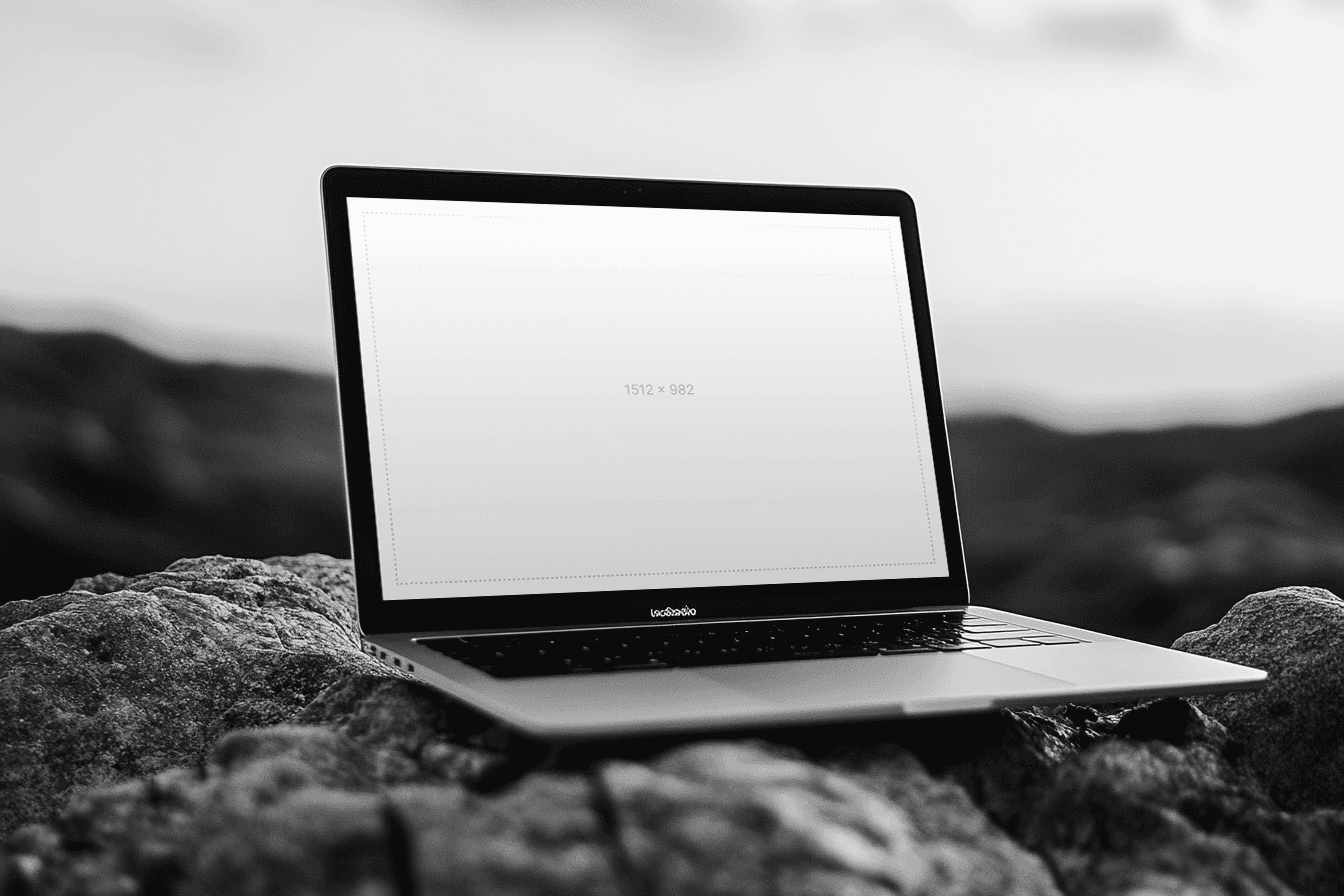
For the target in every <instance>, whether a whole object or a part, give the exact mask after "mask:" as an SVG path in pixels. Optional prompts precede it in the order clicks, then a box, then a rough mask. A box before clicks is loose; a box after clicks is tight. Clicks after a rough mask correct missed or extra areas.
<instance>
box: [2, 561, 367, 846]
mask: <svg viewBox="0 0 1344 896" xmlns="http://www.w3.org/2000/svg"><path fill="white" fill-rule="evenodd" d="M286 567H288V568H286ZM291 570H294V571H291ZM348 577H349V562H348V561H338V560H333V559H332V558H330V557H324V556H321V555H314V556H310V557H307V558H291V559H278V560H277V561H276V562H275V563H273V564H268V563H265V562H262V561H259V560H236V559H230V558H225V557H203V558H200V559H195V560H180V561H178V562H177V563H174V564H173V565H172V566H170V567H168V569H166V570H164V571H163V572H157V573H151V574H149V575H143V576H135V577H131V578H126V577H121V576H115V575H103V576H99V577H97V578H95V579H87V580H81V581H80V582H77V583H75V587H74V588H73V589H72V590H70V591H67V592H65V593H64V594H57V595H51V596H48V597H43V598H39V599H37V600H31V601H13V602H11V603H8V604H5V605H3V606H0V793H3V798H0V834H3V833H7V832H9V831H12V830H13V829H14V828H16V827H18V826H19V825H21V824H23V823H25V822H29V821H36V820H41V819H46V818H49V817H50V816H51V814H52V813H53V812H55V811H56V810H58V809H60V808H61V806H63V805H64V804H65V802H66V801H67V800H68V799H69V797H70V796H71V795H72V794H73V793H74V792H75V791H76V790H78V789H81V788H87V787H91V786H95V785H102V784H109V783H112V782H116V781H122V780H127V779H131V778H143V777H147V776H152V775H154V774H155V773H157V772H160V771H163V770H165V769H169V768H172V767H174V766H194V765H196V764H198V763H199V762H200V761H201V760H202V759H203V758H204V757H205V755H206V754H207V752H208V751H209V750H210V747H211V745H212V744H214V742H215V741H216V740H218V739H219V737H220V736H221V735H223V734H225V733H226V732H228V731H232V730H234V729H238V728H249V727H256V726H263V725H272V724H275V723H277V722H281V721H284V720H286V719H288V718H289V717H290V716H292V715H294V714H295V713H296V712H298V711H299V710H300V709H302V708H303V707H305V706H307V705H308V704H309V703H310V702H312V700H313V699H314V698H315V697H316V696H317V695H318V694H319V692H321V691H322V690H323V689H324V688H325V687H327V686H328V685H330V684H331V683H333V682H334V681H337V680H339V679H341V678H343V677H345V676H347V675H350V674H352V673H359V672H367V673H380V674H381V673H382V672H383V671H384V670H383V668H382V667H381V666H379V665H378V664H377V663H376V662H375V661H374V660H372V659H371V658H370V657H367V656H365V655H364V654H363V653H362V652H361V651H360V649H359V636H358V632H357V631H356V628H355V615H354V612H355V611H354V605H353V591H352V589H350V588H349V587H346V586H345V585H343V583H344V582H346V581H347V580H348ZM323 586H325V587H323Z"/></svg>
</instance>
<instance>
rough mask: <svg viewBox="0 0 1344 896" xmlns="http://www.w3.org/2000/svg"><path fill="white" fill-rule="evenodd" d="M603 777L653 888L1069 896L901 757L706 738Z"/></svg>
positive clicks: (951, 790) (608, 770) (610, 768)
mask: <svg viewBox="0 0 1344 896" xmlns="http://www.w3.org/2000/svg"><path fill="white" fill-rule="evenodd" d="M842 768H843V767H842ZM846 772H847V773H846ZM599 780H600V781H601V782H602V785H603V787H604V790H605V792H606V795H607V799H609V801H610V803H611V806H612V811H613V814H614V817H615V821H616V829H617V831H618V832H619V836H620V842H621V845H622V848H623V849H624V851H625V853H626V855H627V856H628V859H629V862H630V864H631V865H632V866H633V867H634V868H636V869H638V873H639V875H640V877H641V879H642V880H643V881H644V883H645V884H646V886H647V891H649V892H656V893H659V894H680V893H687V894H691V893H696V894H710V893H723V894H738V896H745V894H755V893H760V894H765V893H815V892H841V893H855V894H858V893H888V892H896V893H903V894H904V893H908V894H933V893H947V894H980V893H983V894H991V893H992V894H1041V896H1045V894H1054V893H1057V892H1058V891H1057V890H1056V889H1055V887H1054V884H1053V883H1052V881H1051V879H1050V875H1049V873H1048V872H1047V871H1046V869H1045V867H1044V865H1042V863H1041V862H1040V860H1039V859H1037V858H1036V857H1035V856H1032V855H1030V854H1029V853H1027V852H1025V851H1024V850H1022V849H1021V848H1020V847H1018V846H1016V845H1015V844H1013V843H1012V842H1011V841H1010V840H1008V838H1007V837H1006V836H1004V835H1003V833H1002V832H1001V831H998V830H997V829H994V827H993V825H992V824H990V823H989V821H988V820H987V819H986V818H985V817H984V815H983V814H982V813H981V812H980V811H979V810H978V809H976V807H975V806H974V805H973V804H972V803H971V801H970V800H969V798H967V797H966V795H965V793H964V792H963V791H961V789H960V788H959V787H956V786H955V785H949V784H942V783H938V782H934V781H933V780H932V779H931V778H929V776H928V773H927V772H925V771H924V768H923V767H922V766H921V765H920V764H919V762H918V760H916V759H914V757H913V756H911V755H910V754H909V753H905V752H903V751H901V752H895V753H891V752H888V753H886V754H885V755H883V756H882V757H881V758H880V760H879V759H874V760H873V761H871V762H868V763H853V764H851V765H849V766H848V767H847V768H845V770H844V771H834V770H828V769H825V768H821V767H818V766H816V765H813V764H810V763H808V762H806V761H804V760H803V759H802V758H801V757H798V756H795V755H791V754H789V753H785V752H782V751H780V750H778V749H769V748H766V747H763V746H759V745H754V744H740V743H706V744H697V745H694V746H690V747H686V748H683V749H680V750H677V751H675V752H673V753H671V754H669V755H667V756H665V757H663V758H662V759H660V760H658V761H657V762H655V763H653V764H652V765H649V766H646V765H641V764H636V763H625V762H616V763H611V764H609V765H607V766H605V767H604V768H603V769H601V771H600V773H599Z"/></svg>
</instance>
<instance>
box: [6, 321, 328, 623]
mask: <svg viewBox="0 0 1344 896" xmlns="http://www.w3.org/2000/svg"><path fill="white" fill-rule="evenodd" d="M336 433H337V416H336V393H335V384H334V382H333V381H332V380H331V379H330V378H328V377H325V376H320V375H313V374H304V373H295V372H291V371H287V370H281V369H275V368H261V367H240V366H232V365H227V364H221V363H182V362H178V361H170V360H166V359H164V358H160V357H158V356H155V355H152V354H150V353H148V352H145V351H143V350H141V349H139V348H136V347H134V346H132V345H130V344H129V343H127V342H124V341H122V340H120V339H118V338H116V337H113V336H108V335H105V334H101V333H32V332H28V331H24V330H19V329H15V328H12V327H0V556H3V557H4V560H5V565H6V566H7V567H8V569H9V576H8V577H7V580H6V581H7V587H6V589H5V590H4V592H3V593H0V600H6V599H15V598H31V597H36V596H38V595H41V594H46V593H50V592H58V591H63V590H65V589H66V588H67V587H69V585H70V582H71V581H72V579H73V578H75V577H78V576H83V575H89V574H93V573H98V572H104V571H109V570H110V571H116V572H123V573H139V572H146V571H149V570H152V569H160V568H162V567H163V565H164V564H165V563H171V562H172V561H173V560H174V559H177V558H179V557H186V556H196V555H201V554H211V553H223V554H229V555H231V556H238V557H268V556H273V555H276V554H282V553H283V554H294V553H301V552H306V551H323V552H326V553H329V554H333V555H335V556H347V557H348V556H349V547H348V538H347V534H346V520H345V495H344V491H343V487H342V481H341V461H340V448H339V445H338V442H337V434H336Z"/></svg>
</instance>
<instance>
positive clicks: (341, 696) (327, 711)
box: [293, 675, 539, 786]
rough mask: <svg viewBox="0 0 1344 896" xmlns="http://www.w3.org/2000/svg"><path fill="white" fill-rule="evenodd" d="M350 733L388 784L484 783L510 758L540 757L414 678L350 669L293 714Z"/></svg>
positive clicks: (306, 721)
mask: <svg viewBox="0 0 1344 896" xmlns="http://www.w3.org/2000/svg"><path fill="white" fill-rule="evenodd" d="M293 721H294V723H295V724H297V725H320V726H323V727H325V728H328V729H331V730H334V731H338V732H341V733H342V734H345V735H348V736H349V737H350V738H352V739H353V740H354V741H356V742H358V743H359V744H361V745H363V746H364V747H365V748H366V749H367V751H368V753H369V757H370V758H369V761H370V762H371V763H372V764H373V768H374V775H375V776H376V778H377V780H378V781H379V782H380V783H381V784H384V785H390V784H403V783H412V782H416V783H422V782H434V781H456V782H467V783H471V784H473V785H477V786H480V785H482V784H484V783H486V782H487V780H488V779H492V778H493V777H495V776H498V775H501V774H506V773H507V767H508V766H509V764H510V763H522V764H523V765H526V764H528V763H535V762H536V761H537V759H538V758H539V757H538V756H537V754H536V746H535V745H534V744H531V743H528V742H526V741H520V740H519V739H517V738H516V737H514V736H513V735H511V734H510V733H509V731H508V730H507V729H505V728H503V727H501V726H499V725H496V724H494V723H493V722H491V721H490V720H488V719H486V718H484V717H482V716H480V715H478V714H476V713H475V712H472V711H471V710H470V709H468V708H466V707H465V706H463V705H462V704H460V703H454V702H451V701H448V700H445V699H443V697H442V696H441V695H440V694H438V693H437V692H435V691H433V690H431V689H430V688H429V687H427V686H425V685H423V684H419V683H418V682H414V681H405V680H403V679H399V678H386V677H384V676H380V675H352V676H350V677H349V678H345V679H342V680H341V681H339V682H337V683H336V684H334V685H332V686H331V687H329V688H327V690H325V691H323V692H322V693H321V694H319V695H318V697H317V699H316V700H314V701H313V702H312V703H311V704H309V705H308V706H307V707H306V708H304V710H303V711H302V712H300V713H299V714H298V715H296V716H294V719H293Z"/></svg>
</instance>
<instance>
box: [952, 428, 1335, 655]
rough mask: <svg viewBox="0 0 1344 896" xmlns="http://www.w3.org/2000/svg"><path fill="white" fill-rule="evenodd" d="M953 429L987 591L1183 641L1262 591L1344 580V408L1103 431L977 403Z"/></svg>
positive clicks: (977, 593) (1121, 630) (978, 575)
mask: <svg viewBox="0 0 1344 896" xmlns="http://www.w3.org/2000/svg"><path fill="white" fill-rule="evenodd" d="M949 435H950V439H951V444H952V454H953V464H954V468H955V472H956V482H957V493H958V498H959V505H960V509H961V522H962V530H963V533H964V536H965V542H966V558H967V564H968V566H969V570H970V580H971V591H972V600H974V601H976V602H979V603H984V604H988V605H991V606H999V607H1003V608H1008V609H1013V610H1018V611H1021V612H1026V613H1031V614H1034V615H1041V616H1047V617H1049V618H1053V619H1057V620H1059V621H1062V622H1072V623H1076V624H1080V625H1088V626H1091V627H1095V628H1098V629H1101V630H1103V631H1106V632H1109V633H1112V634H1117V635H1126V636H1129V637H1134V638H1138V639H1141V640H1148V641H1152V642H1154V643H1161V644H1169V643H1171V641H1172V640H1174V639H1175V638H1176V637H1177V636H1178V635H1180V634H1181V633H1183V632H1185V631H1189V630H1192V629H1196V628H1202V627H1203V626H1206V625H1210V624H1212V623H1213V622H1216V621H1217V620H1218V619H1219V618H1220V617H1221V616H1222V615H1223V613H1224V611H1226V609H1227V608H1228V607H1229V606H1231V604H1232V603H1235V602H1236V601H1237V600H1239V599H1240V598H1242V597H1244V596H1245V595H1246V594H1248V593H1251V592H1253V591H1260V590H1264V589H1266V588H1272V587H1275V586H1278V585H1286V584H1311V585H1320V586H1323V587H1327V588H1330V589H1332V590H1336V591H1341V590H1342V589H1344V409H1334V410H1325V411H1314V412H1311V413H1307V414H1301V415H1298V416H1294V417H1289V418H1286V419H1283V420H1278V421H1274V422H1270V423H1264V424H1259V425H1255V426H1183V427H1177V428H1173V429H1167V430H1160V431H1155V432H1112V433H1098V434H1088V435H1069V434H1065V433H1060V432H1057V431H1054V430H1051V429H1047V428H1045V427H1042V426H1038V425H1035V424H1033V423H1029V422H1027V421H1024V420H1021V419H1016V418H978V419H975V418H972V419H960V420H953V421H952V422H951V423H950V424H949ZM1341 593H1344V591H1341Z"/></svg>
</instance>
